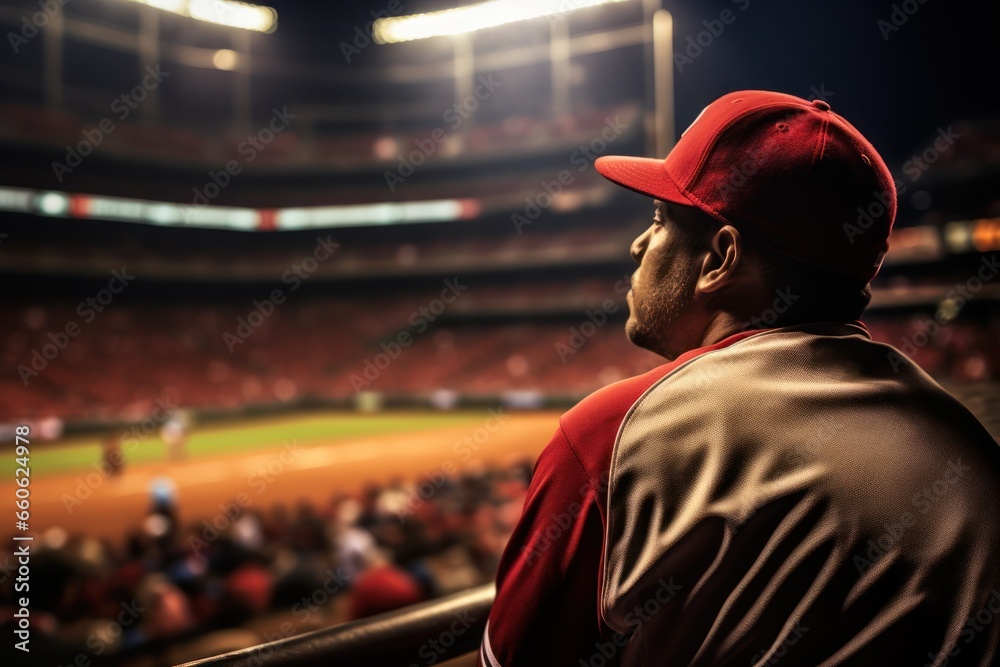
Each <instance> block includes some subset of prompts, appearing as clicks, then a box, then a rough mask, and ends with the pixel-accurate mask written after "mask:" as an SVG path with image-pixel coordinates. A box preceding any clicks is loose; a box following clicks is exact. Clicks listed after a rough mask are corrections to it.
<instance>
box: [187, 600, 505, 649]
mask: <svg viewBox="0 0 1000 667" xmlns="http://www.w3.org/2000/svg"><path fill="white" fill-rule="evenodd" d="M493 595H494V587H493V584H487V585H485V586H480V587H478V588H472V589H469V590H467V591H462V592H459V593H454V594H452V595H449V596H447V597H443V598H438V599H437V600H431V601H429V602H423V603H421V604H416V605H413V606H411V607H406V608H404V609H400V610H397V611H393V612H389V613H386V614H380V615H378V616H372V617H371V618H365V619H361V620H358V621H350V622H348V623H342V624H340V625H337V626H334V627H332V628H327V629H324V630H316V631H314V632H309V633H305V634H301V635H297V636H294V637H288V638H287V639H279V640H278V641H275V642H271V643H268V644H261V645H260V646H251V647H250V648H245V649H240V650H239V651H233V652H231V653H223V654H221V655H217V656H214V657H211V658H205V659H203V660H196V661H194V662H188V663H185V664H184V665H182V666H181V667H319V666H320V665H322V666H324V667H325V666H327V665H332V666H336V667H350V666H352V665H359V666H362V667H382V666H385V667H408V666H409V665H413V664H418V665H426V664H437V663H439V662H443V661H445V660H449V659H451V658H455V657H458V656H461V655H464V654H467V653H469V652H471V651H475V650H477V649H478V648H479V642H480V640H481V639H482V636H483V630H484V629H485V627H486V619H487V616H488V615H489V613H490V607H491V606H492V605H493ZM432 658H433V662H431V659H432Z"/></svg>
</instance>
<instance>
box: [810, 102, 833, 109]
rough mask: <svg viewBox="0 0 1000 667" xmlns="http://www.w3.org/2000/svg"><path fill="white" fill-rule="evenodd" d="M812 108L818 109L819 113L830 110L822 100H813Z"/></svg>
mask: <svg viewBox="0 0 1000 667" xmlns="http://www.w3.org/2000/svg"><path fill="white" fill-rule="evenodd" d="M813 106H814V107H816V108H817V109H819V110H820V111H829V110H830V105H829V104H828V103H827V102H825V101H824V100H813Z"/></svg>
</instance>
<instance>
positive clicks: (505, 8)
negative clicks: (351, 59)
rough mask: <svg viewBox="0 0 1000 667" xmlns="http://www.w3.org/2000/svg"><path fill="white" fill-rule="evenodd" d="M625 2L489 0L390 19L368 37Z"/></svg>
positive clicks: (389, 37) (415, 35) (489, 24)
mask: <svg viewBox="0 0 1000 667" xmlns="http://www.w3.org/2000/svg"><path fill="white" fill-rule="evenodd" d="M627 1H628V0H489V1H488V2H481V3H479V4H476V5H468V6H466V7H456V8H455V9H445V10H442V11H439V12H428V13H426V14H413V15H411V16H390V17H387V18H381V19H379V20H377V21H376V22H375V25H374V26H373V29H372V33H373V36H374V37H375V41H376V42H378V43H379V44H394V43H397V42H409V41H413V40H415V39H427V38H428V37H442V36H445V35H460V34H463V33H467V32H475V31H476V30H484V29H486V28H494V27H496V26H499V25H504V24H506V23H514V22H515V21H526V20H528V19H536V18H541V17H543V16H553V15H556V14H563V13H566V12H569V11H573V10H577V9H583V8H585V7H596V6H597V5H606V4H610V3H616V2H627Z"/></svg>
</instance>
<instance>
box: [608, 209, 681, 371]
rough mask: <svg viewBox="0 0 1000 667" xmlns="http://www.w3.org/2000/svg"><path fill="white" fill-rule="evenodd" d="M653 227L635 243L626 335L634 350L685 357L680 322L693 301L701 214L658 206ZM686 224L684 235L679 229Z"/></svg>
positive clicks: (633, 244) (632, 250)
mask: <svg viewBox="0 0 1000 667" xmlns="http://www.w3.org/2000/svg"><path fill="white" fill-rule="evenodd" d="M654 207H655V208H654V216H653V223H652V224H651V225H650V226H649V228H648V229H646V231H644V232H643V233H642V234H640V235H639V236H638V237H637V238H636V239H635V241H633V242H632V248H631V255H632V259H634V260H635V261H636V263H638V264H639V268H637V269H636V270H635V272H634V273H633V274H632V289H631V290H629V292H628V294H627V295H626V299H627V301H628V304H629V318H628V322H627V323H626V324H625V334H626V335H627V336H628V338H629V340H630V341H632V343H633V344H634V345H637V346H639V347H642V348H645V349H647V350H650V351H652V352H655V353H656V354H659V355H661V356H663V357H666V358H667V359H673V358H675V357H677V356H678V355H680V354H683V353H684V352H686V351H687V349H681V348H682V347H684V346H683V345H682V344H681V339H682V336H681V327H680V324H681V323H680V322H679V321H678V320H679V319H681V318H682V316H683V315H684V314H685V312H687V310H688V306H690V304H691V301H692V300H693V298H694V288H695V283H696V281H697V279H698V266H697V261H696V253H695V247H694V246H695V244H694V241H695V240H696V238H697V236H698V235H697V234H696V233H694V232H686V231H685V230H686V229H691V228H695V229H696V228H697V225H698V222H699V220H698V218H697V212H696V211H695V209H693V208H692V207H687V206H678V205H676V204H667V203H665V202H662V201H659V200H656V201H655V202H654ZM679 222H683V223H685V228H684V229H683V230H682V229H681V228H680V227H679V226H678V223H679Z"/></svg>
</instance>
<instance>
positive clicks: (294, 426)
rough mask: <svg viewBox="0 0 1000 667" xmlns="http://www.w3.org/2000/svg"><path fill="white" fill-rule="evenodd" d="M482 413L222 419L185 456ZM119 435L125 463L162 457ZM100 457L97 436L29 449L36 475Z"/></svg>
mask: <svg viewBox="0 0 1000 667" xmlns="http://www.w3.org/2000/svg"><path fill="white" fill-rule="evenodd" d="M485 419H486V415H485V414H484V413H481V412H457V413H447V414H435V413H426V414H421V413H413V412H399V413H392V412H389V413H381V414H372V415H357V414H327V415H316V414H310V415H299V416H283V417H264V418H252V419H247V420H245V421H240V422H236V423H231V424H226V425H224V426H220V425H211V426H205V427H198V426H195V427H193V428H192V429H191V432H190V436H189V438H188V442H187V449H186V451H187V457H188V459H194V458H202V457H210V456H225V455H237V454H242V453H246V452H252V451H261V450H267V449H278V448H280V447H281V446H282V443H283V442H285V441H289V442H291V441H292V440H294V441H296V444H297V445H299V446H301V447H309V446H315V445H322V444H328V443H330V442H333V441H336V440H347V439H351V438H360V437H366V436H377V435H386V434H392V433H414V432H419V431H426V430H430V429H436V428H446V427H450V426H462V425H465V424H468V425H470V426H471V425H481V424H482V423H483V421H484V420H485ZM129 442H134V441H133V440H128V439H126V440H124V443H125V444H124V447H123V449H124V452H125V456H126V458H127V463H126V465H135V464H141V463H145V462H151V461H163V460H165V458H166V445H165V444H164V442H163V440H161V439H160V437H159V435H158V434H154V435H153V436H151V437H149V438H147V439H145V440H141V441H140V442H139V444H138V445H137V446H135V447H133V448H131V450H130V447H129V444H128V443H129ZM5 449H7V452H8V454H7V455H6V456H4V457H3V459H2V461H0V474H2V475H3V477H2V479H8V480H13V478H14V472H13V471H14V468H15V467H16V466H17V464H16V463H15V462H14V452H13V447H12V446H11V447H9V448H5ZM101 460H102V457H101V439H100V438H96V437H92V438H79V439H72V440H64V441H62V442H53V443H45V444H42V445H36V446H33V447H32V448H31V463H30V467H31V473H32V477H33V478H35V479H37V478H38V477H40V476H46V475H51V474H72V473H76V472H92V471H93V470H94V468H93V464H94V463H99V462H100V461H101Z"/></svg>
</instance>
